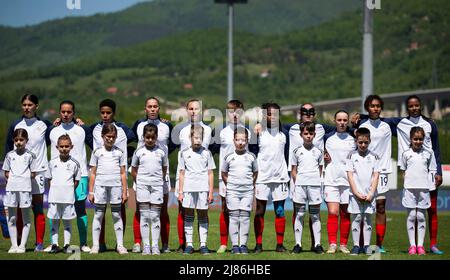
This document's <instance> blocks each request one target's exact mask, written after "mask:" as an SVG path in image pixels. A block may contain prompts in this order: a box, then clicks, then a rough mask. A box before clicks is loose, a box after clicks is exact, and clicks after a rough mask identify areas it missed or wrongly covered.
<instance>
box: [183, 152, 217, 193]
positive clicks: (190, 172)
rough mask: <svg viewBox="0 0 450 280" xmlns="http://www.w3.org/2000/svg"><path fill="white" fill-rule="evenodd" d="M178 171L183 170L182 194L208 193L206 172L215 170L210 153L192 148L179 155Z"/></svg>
mask: <svg viewBox="0 0 450 280" xmlns="http://www.w3.org/2000/svg"><path fill="white" fill-rule="evenodd" d="M179 167H180V170H184V185H183V192H207V191H209V180H208V178H209V176H208V170H211V169H216V165H215V163H214V159H213V156H212V154H211V152H210V151H209V150H207V149H205V148H204V147H202V148H201V149H200V150H199V151H198V152H195V151H194V150H192V148H188V149H185V150H183V151H181V153H180V162H179Z"/></svg>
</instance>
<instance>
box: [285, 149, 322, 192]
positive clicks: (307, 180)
mask: <svg viewBox="0 0 450 280" xmlns="http://www.w3.org/2000/svg"><path fill="white" fill-rule="evenodd" d="M289 158H290V159H291V162H290V165H291V166H293V165H295V166H297V178H296V180H295V185H297V186H320V185H321V178H320V169H319V166H320V165H323V153H322V151H321V150H320V149H319V148H317V147H316V146H314V145H313V146H312V148H311V149H306V148H305V146H304V145H301V146H300V147H297V148H295V149H294V150H293V151H292V154H291V155H290V156H289Z"/></svg>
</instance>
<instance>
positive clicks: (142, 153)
mask: <svg viewBox="0 0 450 280" xmlns="http://www.w3.org/2000/svg"><path fill="white" fill-rule="evenodd" d="M167 165H168V160H167V152H166V151H165V150H164V149H163V148H162V147H160V146H158V145H156V146H155V147H154V148H153V149H148V148H147V147H145V146H142V147H140V148H138V149H137V150H136V151H135V153H134V155H133V159H132V161H131V166H133V167H137V168H138V172H137V176H136V183H137V184H139V185H145V186H149V185H151V186H155V185H157V186H159V185H161V186H162V185H163V184H164V178H163V172H162V168H163V166H167Z"/></svg>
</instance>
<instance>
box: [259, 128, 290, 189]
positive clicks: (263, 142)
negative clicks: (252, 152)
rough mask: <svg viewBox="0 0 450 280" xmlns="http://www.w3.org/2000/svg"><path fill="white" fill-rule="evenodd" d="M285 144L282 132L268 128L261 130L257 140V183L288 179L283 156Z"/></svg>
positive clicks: (280, 181) (285, 180)
mask: <svg viewBox="0 0 450 280" xmlns="http://www.w3.org/2000/svg"><path fill="white" fill-rule="evenodd" d="M285 145H286V136H285V135H284V133H283V132H281V131H278V130H268V129H265V130H263V131H262V132H261V134H260V136H259V140H258V146H259V153H258V158H257V159H258V168H259V171H258V179H256V183H257V184H266V183H285V182H288V181H289V180H290V179H289V174H288V171H287V165H286V160H285V158H284V146H285Z"/></svg>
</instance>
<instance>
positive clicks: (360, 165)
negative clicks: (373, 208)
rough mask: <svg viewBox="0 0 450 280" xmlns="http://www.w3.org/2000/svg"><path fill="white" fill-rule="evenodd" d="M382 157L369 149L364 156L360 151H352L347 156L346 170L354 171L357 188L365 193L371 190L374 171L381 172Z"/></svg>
mask: <svg viewBox="0 0 450 280" xmlns="http://www.w3.org/2000/svg"><path fill="white" fill-rule="evenodd" d="M380 163H381V162H380V158H379V157H378V155H376V154H374V153H372V152H371V151H367V153H366V154H365V155H364V156H362V155H360V154H359V152H358V151H352V152H350V154H349V155H348V157H347V162H346V165H345V171H351V172H353V180H354V182H355V184H356V189H357V190H358V192H360V193H361V194H363V195H367V194H368V193H369V192H370V185H371V184H372V175H373V173H374V172H380Z"/></svg>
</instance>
